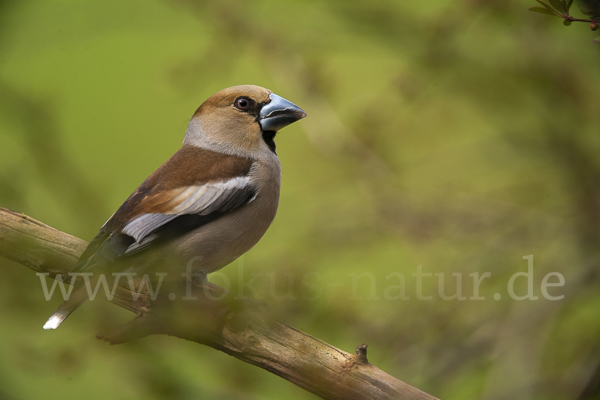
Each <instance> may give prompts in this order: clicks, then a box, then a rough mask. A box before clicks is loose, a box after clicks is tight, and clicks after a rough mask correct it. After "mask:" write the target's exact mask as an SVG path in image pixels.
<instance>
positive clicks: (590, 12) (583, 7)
mask: <svg viewBox="0 0 600 400" xmlns="http://www.w3.org/2000/svg"><path fill="white" fill-rule="evenodd" d="M577 6H578V7H579V10H581V12H582V13H584V14H585V15H589V16H591V15H593V14H594V10H592V9H591V8H589V7H588V6H587V5H585V4H577Z"/></svg>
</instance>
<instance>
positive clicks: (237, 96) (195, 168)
mask: <svg viewBox="0 0 600 400" xmlns="http://www.w3.org/2000/svg"><path fill="white" fill-rule="evenodd" d="M305 116H306V113H305V112H304V111H303V110H302V109H300V108H299V107H298V106H296V105H295V104H293V103H291V102H289V101H287V100H285V99H284V98H282V97H279V96H278V95H276V94H274V93H272V92H271V91H270V90H267V89H264V88H262V87H258V86H251V85H247V86H234V87H230V88H228V89H224V90H221V91H220V92H218V93H216V94H214V95H213V96H211V97H210V98H209V99H208V100H206V101H205V102H204V103H203V104H202V105H201V106H200V108H198V110H197V111H196V113H195V114H194V115H193V117H192V118H191V120H190V123H189V125H188V128H187V131H186V133H185V137H184V139H183V146H182V147H181V149H179V151H177V152H176V153H175V155H173V156H172V157H171V158H170V159H169V160H167V162H165V163H164V164H163V165H162V166H161V167H160V168H158V169H157V170H156V171H154V173H153V174H152V175H150V176H149V177H148V178H147V179H146V180H145V181H144V182H143V183H142V184H141V185H140V186H139V187H138V188H137V189H136V190H135V191H134V192H133V193H132V194H131V196H129V198H128V199H127V200H125V202H124V203H123V205H122V206H121V207H119V209H118V210H117V211H116V212H115V213H114V214H113V215H112V216H111V217H110V218H109V219H108V221H106V223H105V224H104V226H102V228H101V229H100V233H98V235H97V236H96V237H95V238H94V239H93V240H92V242H91V243H90V244H89V245H88V247H87V248H86V250H85V251H84V252H83V254H82V255H81V257H80V259H79V261H78V262H77V264H76V265H75V267H74V268H73V269H72V271H71V272H72V273H73V272H75V273H88V272H102V273H107V275H109V276H110V275H111V273H114V272H124V271H130V272H135V273H137V274H141V273H150V272H157V271H158V272H164V273H168V276H167V277H166V278H165V279H167V280H181V279H182V275H183V274H182V273H181V272H182V271H186V268H190V266H191V268H192V270H193V273H194V275H200V276H203V280H205V277H206V274H208V273H210V272H213V271H216V270H218V269H220V268H223V267H224V266H225V265H227V264H229V263H231V262H232V261H233V260H235V259H236V258H238V257H239V256H241V255H242V254H244V253H245V252H246V251H248V250H249V249H250V248H251V247H252V246H254V245H255V244H256V243H257V242H258V241H259V239H260V238H261V237H262V236H263V234H264V233H265V231H266V230H267V228H268V227H269V225H271V222H272V221H273V218H275V213H276V212H277V205H278V202H279V187H280V180H281V165H280V164H279V159H278V158H277V154H276V153H275V142H274V140H273V139H274V138H275V133H276V132H277V131H278V130H279V129H281V128H283V127H285V126H287V125H289V124H291V123H293V122H295V121H297V120H299V119H301V118H304V117H305ZM78 287H79V289H78ZM83 289H84V288H83V285H78V286H76V289H75V292H74V293H73V295H72V296H71V297H70V299H69V300H67V301H65V302H64V303H63V304H61V306H60V307H59V308H58V309H57V310H56V312H55V313H54V314H52V316H51V317H50V319H48V321H47V322H46V324H45V325H44V329H55V328H57V327H58V326H59V325H60V324H61V323H62V321H64V320H65V318H67V317H68V316H69V314H70V313H71V312H73V311H74V310H75V309H76V308H77V307H78V306H79V305H81V304H82V303H83V302H84V301H85V300H87V296H82V295H81V294H80V295H77V292H78V291H79V292H82V291H83Z"/></svg>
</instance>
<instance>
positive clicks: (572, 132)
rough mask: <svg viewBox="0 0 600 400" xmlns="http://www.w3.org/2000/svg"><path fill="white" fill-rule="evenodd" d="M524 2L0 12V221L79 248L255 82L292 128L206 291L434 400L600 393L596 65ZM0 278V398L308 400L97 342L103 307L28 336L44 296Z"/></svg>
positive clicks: (239, 370) (35, 7)
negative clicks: (201, 110) (229, 295)
mask: <svg viewBox="0 0 600 400" xmlns="http://www.w3.org/2000/svg"><path fill="white" fill-rule="evenodd" d="M530 3H531V2H530V0H492V1H490V0H487V1H481V0H462V1H448V0H434V1H428V2H397V1H392V0H379V1H374V2H364V1H359V0H346V1H344V2H333V1H314V0H309V1H305V2H293V1H285V0H280V1H272V0H250V1H246V2H234V1H233V0H229V1H227V0H225V1H217V2H201V1H192V0H146V1H140V0H134V1H128V2H120V1H115V0H107V1H103V2H92V1H81V0H78V1H74V0H64V1H61V2H56V1H50V0H27V1H25V0H24V1H18V2H16V1H15V2H0V143H1V145H0V206H3V207H7V208H11V209H14V210H17V211H21V212H24V213H26V214H28V215H31V216H32V217H34V218H37V219H39V220H41V221H43V222H45V223H47V224H50V225H52V226H54V227H56V228H58V229H61V230H63V231H66V232H69V233H71V234H74V235H76V236H79V237H82V238H86V239H91V238H92V237H93V235H94V234H95V233H96V231H97V229H98V228H99V227H100V226H101V225H102V223H103V222H104V221H105V220H106V219H107V218H108V217H109V216H110V214H111V212H112V211H113V210H114V209H116V208H117V207H118V206H119V205H120V204H121V202H122V201H123V200H124V199H125V198H126V197H127V196H128V195H129V193H130V192H131V191H132V190H133V189H134V188H135V187H137V185H138V184H139V183H140V182H141V181H142V180H143V179H144V178H145V177H146V176H147V175H148V174H150V173H151V172H152V171H153V170H154V169H156V168H157V167H158V166H159V165H160V164H161V163H162V162H164V161H165V160H166V159H167V158H168V157H169V156H170V155H171V154H172V153H173V152H175V151H176V149H177V148H178V147H179V145H180V142H181V140H182V138H183V133H184V131H185V128H186V123H187V119H188V118H189V117H190V116H191V114H192V113H193V112H194V110H195V109H196V107H197V106H198V105H199V104H200V103H201V102H202V101H203V100H204V99H206V98H207V97H208V96H210V95H211V94H213V93H214V92H216V91H218V90H220V89H222V88H225V87H228V86H232V85H236V84H246V83H253V84H257V85H261V86H265V87H268V88H270V89H272V90H274V91H275V92H276V93H278V94H280V95H282V96H284V97H286V98H288V99H290V100H291V101H293V102H295V103H296V104H298V105H299V106H301V107H302V108H304V109H305V110H306V111H307V113H308V115H309V116H308V118H306V119H305V120H303V121H301V122H299V123H297V124H294V125H292V126H291V127H289V128H286V129H285V130H284V131H283V132H282V133H281V134H280V135H279V136H278V138H277V139H278V140H277V142H278V153H279V156H280V159H281V161H282V165H283V170H284V178H283V192H282V196H281V203H280V209H279V214H278V216H277V218H276V220H275V222H274V224H273V226H272V227H271V229H270V230H269V232H267V234H266V235H265V237H264V238H263V240H262V241H261V242H260V243H259V244H258V245H257V246H256V248H255V249H253V250H252V251H250V252H249V253H248V254H246V255H245V256H243V257H242V258H241V259H240V260H239V261H237V262H235V263H234V264H232V265H231V266H229V267H227V268H225V269H224V270H223V272H222V273H221V272H219V273H218V274H215V276H214V277H213V278H210V277H209V279H211V280H213V281H214V282H215V283H217V284H219V283H221V282H220V281H222V280H223V279H228V280H229V281H230V282H231V290H232V292H233V293H236V294H237V293H240V294H244V295H250V296H251V297H257V298H259V299H263V300H264V301H265V302H266V303H268V304H269V305H270V306H272V307H273V308H274V312H276V313H278V315H279V316H280V318H281V319H282V320H284V321H285V322H287V323H289V324H291V325H293V326H295V327H297V328H299V329H301V330H303V331H306V332H308V333H310V334H313V335H315V336H316V337H318V338H320V339H322V340H325V341H327V342H329V343H331V344H333V345H335V346H338V347H340V348H342V349H344V350H346V351H353V349H354V347H355V346H356V345H358V344H360V343H363V342H364V343H368V344H369V360H370V361H371V362H372V363H373V364H375V365H377V366H379V367H380V368H382V369H384V370H386V371H387V372H389V373H391V374H392V375H394V376H397V377H399V378H400V379H402V380H404V381H406V382H408V383H410V384H412V385H414V386H417V387H419V388H421V389H422V390H425V391H427V392H430V393H432V394H434V395H436V396H438V397H441V398H443V399H445V400H451V399H465V398H480V399H505V398H506V399H532V398H545V399H573V398H577V397H578V396H580V395H581V397H580V398H582V399H584V398H586V399H591V398H598V389H599V388H598V386H599V385H598V382H599V381H600V339H599V338H600V319H599V318H598V315H599V310H600V292H599V291H598V286H599V282H598V261H599V260H598V258H599V253H598V245H599V243H600V159H599V158H598V156H597V154H599V152H600V136H599V135H598V127H599V126H600V113H598V104H599V102H600V90H599V89H600V77H599V76H598V73H597V70H598V69H597V66H598V61H599V54H598V51H599V50H598V48H597V47H595V46H590V45H589V43H587V42H586V41H582V40H580V39H581V37H580V33H578V32H575V31H574V30H564V29H562V27H561V26H557V24H553V22H554V20H552V19H550V18H542V17H541V16H540V17H539V18H538V17H536V16H535V15H533V14H531V13H528V12H525V11H526V9H527V6H528V5H529V4H530ZM554 3H556V1H554V2H551V4H552V5H554ZM559 3H563V2H559ZM531 254H532V255H533V256H534V264H533V265H534V277H533V278H534V279H533V281H534V292H535V295H536V296H538V300H522V301H517V300H513V299H511V298H510V297H509V296H508V295H507V282H508V281H509V280H510V277H511V276H513V274H515V273H517V272H526V271H527V262H526V261H525V260H523V259H522V257H523V256H527V255H531ZM419 266H422V271H423V273H432V274H435V273H437V274H444V279H445V280H444V284H445V293H446V294H447V295H449V296H450V295H452V294H453V293H454V292H455V291H456V288H455V285H454V284H453V283H452V282H454V279H455V277H454V276H452V275H451V274H453V273H454V274H456V273H462V283H463V294H464V295H465V296H466V297H470V296H474V292H473V284H472V279H471V278H470V277H469V274H472V273H479V274H480V275H481V274H483V273H485V272H489V273H490V274H491V277H490V278H488V279H485V280H483V281H482V284H481V287H480V293H479V294H480V296H483V297H485V300H469V299H467V300H465V301H459V300H443V299H442V298H441V297H440V296H439V295H436V294H437V293H438V291H439V290H438V279H437V276H432V277H426V278H423V293H424V294H427V295H432V299H431V300H418V299H417V296H416V288H415V278H414V277H413V276H412V274H414V273H416V272H417V268H418V267H419ZM2 267H3V268H2V280H1V281H0V298H1V299H2V301H1V302H0V312H1V313H2V316H3V320H4V323H3V328H2V329H1V330H0V343H2V345H0V396H2V397H3V398H9V399H37V398H40V397H42V396H43V397H44V398H50V399H52V398H84V397H85V398H88V399H106V398H114V399H196V398H203V399H259V398H260V399H262V398H269V399H284V398H290V397H291V398H294V399H312V398H314V396H312V395H310V394H307V393H305V392H304V391H302V390H301V389H299V388H297V387H295V386H294V385H292V384H290V383H288V382H286V381H284V380H282V379H280V378H277V377H275V376H272V375H271V374H269V373H267V372H265V371H262V370H259V369H257V368H254V367H252V366H250V365H244V364H242V363H240V362H238V361H237V360H234V359H232V358H230V357H227V356H225V355H223V354H221V353H218V352H216V351H214V350H212V349H208V348H204V347H202V346H198V345H196V344H193V343H188V342H185V341H183V340H178V339H174V338H169V337H159V336H156V337H150V338H146V339H143V340H141V341H138V342H136V343H130V344H126V345H119V346H114V347H109V346H107V345H106V344H104V343H102V342H100V341H97V340H95V339H94V334H95V333H97V332H99V331H100V330H102V329H107V325H108V326H110V325H113V326H114V325H115V324H118V323H122V322H124V321H126V320H128V319H130V318H131V317H132V315H131V314H129V313H127V312H126V311H123V310H120V309H118V308H117V307H114V306H112V305H110V304H103V303H100V302H93V303H90V304H87V305H86V306H84V307H82V308H81V310H80V311H78V312H77V313H75V314H74V315H73V316H72V317H71V318H70V319H69V321H68V322H67V323H65V324H64V326H62V327H61V328H60V329H59V330H57V331H55V332H45V331H42V329H41V326H42V324H43V322H44V321H45V320H46V318H47V317H48V316H49V315H50V313H51V312H52V311H53V310H54V308H55V307H56V306H57V304H58V302H59V300H58V299H53V301H50V302H46V301H45V300H44V297H43V294H42V290H41V286H40V282H39V280H38V278H37V277H36V276H35V275H34V274H33V273H32V272H31V271H29V270H27V269H26V268H23V267H21V266H18V265H14V264H11V263H9V262H7V261H4V260H3V261H2ZM550 272H558V273H561V274H563V275H564V277H565V282H566V283H565V285H564V287H554V288H549V291H550V293H551V294H552V295H561V294H564V295H565V298H564V299H562V300H559V301H549V300H546V299H545V298H544V297H543V296H542V294H541V292H540V285H541V282H542V279H543V277H544V276H545V275H546V274H547V273H550ZM252 274H254V275H252ZM391 274H396V275H391ZM399 274H402V276H404V277H405V279H406V296H409V297H410V299H408V300H402V299H401V298H400V296H399V292H398V291H394V290H395V289H394V287H392V286H393V285H398V284H399V280H398V279H399V278H397V276H399ZM251 278H256V279H255V281H254V282H255V284H254V286H255V288H256V290H254V291H252V292H251V293H248V292H247V291H246V292H244V290H245V288H247V287H246V286H244V284H245V283H248V281H249V280H250V279H251ZM519 282H520V283H519V286H518V287H517V292H519V293H523V292H524V291H525V290H526V287H525V286H526V285H525V282H524V279H520V280H519ZM495 293H498V294H500V295H501V299H500V300H495V299H494V296H493V295H494V294H495ZM594 385H595V386H594Z"/></svg>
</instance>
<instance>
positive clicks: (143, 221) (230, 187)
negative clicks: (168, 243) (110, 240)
mask: <svg viewBox="0 0 600 400" xmlns="http://www.w3.org/2000/svg"><path fill="white" fill-rule="evenodd" d="M249 184H250V178H249V177H237V178H233V179H230V180H228V181H224V182H214V183H207V184H204V185H201V186H190V187H188V188H187V189H185V190H184V191H183V192H181V193H180V194H179V195H177V196H176V197H175V198H174V199H173V200H179V199H182V198H185V200H183V201H182V202H181V203H179V204H178V205H177V206H175V207H173V208H172V209H171V210H170V211H168V212H165V213H164V214H163V213H154V214H142V215H140V216H139V217H137V218H135V219H133V220H131V221H129V222H128V223H127V224H126V225H125V227H124V228H123V230H122V232H123V233H124V234H126V235H129V236H131V237H133V238H134V239H135V241H136V242H137V243H140V241H141V240H143V239H144V238H145V237H146V236H148V235H149V234H150V233H151V232H152V231H154V230H156V229H157V228H160V227H161V226H163V225H165V224H166V223H168V222H170V221H172V220H174V219H175V218H177V217H179V216H181V215H186V214H198V215H208V214H210V213H212V212H214V211H217V210H219V209H221V208H222V207H223V206H225V207H227V206H226V203H227V202H228V201H229V200H231V199H232V198H233V197H234V195H235V194H236V192H239V191H240V190H242V189H248V186H249ZM255 197H256V196H254V197H252V198H251V199H250V200H249V201H248V202H251V201H253V200H254V198H255Z"/></svg>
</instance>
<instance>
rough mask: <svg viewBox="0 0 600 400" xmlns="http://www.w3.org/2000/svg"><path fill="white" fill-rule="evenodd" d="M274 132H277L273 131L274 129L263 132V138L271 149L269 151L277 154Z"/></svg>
mask: <svg viewBox="0 0 600 400" xmlns="http://www.w3.org/2000/svg"><path fill="white" fill-rule="evenodd" d="M276 134H277V132H275V131H266V132H263V140H264V141H265V143H266V144H267V146H269V149H271V151H272V152H273V153H275V154H277V152H276V151H275V135H276Z"/></svg>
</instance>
